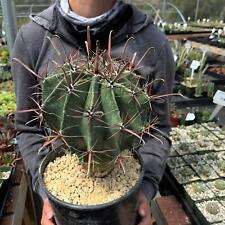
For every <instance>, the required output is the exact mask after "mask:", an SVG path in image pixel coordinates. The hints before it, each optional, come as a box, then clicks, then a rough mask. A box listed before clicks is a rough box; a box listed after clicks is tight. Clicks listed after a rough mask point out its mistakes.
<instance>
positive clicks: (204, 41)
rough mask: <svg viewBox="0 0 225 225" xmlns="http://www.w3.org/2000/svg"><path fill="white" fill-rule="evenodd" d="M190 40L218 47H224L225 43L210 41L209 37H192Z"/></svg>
mask: <svg viewBox="0 0 225 225" xmlns="http://www.w3.org/2000/svg"><path fill="white" fill-rule="evenodd" d="M191 41H196V42H199V43H203V44H207V45H212V46H215V47H218V48H225V43H223V42H216V41H211V40H210V39H209V38H192V39H191Z"/></svg>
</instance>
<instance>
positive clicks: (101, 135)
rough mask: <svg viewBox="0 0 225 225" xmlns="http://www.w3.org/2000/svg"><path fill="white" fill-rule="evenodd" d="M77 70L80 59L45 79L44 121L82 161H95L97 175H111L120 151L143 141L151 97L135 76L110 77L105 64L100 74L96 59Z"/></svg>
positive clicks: (114, 72)
mask: <svg viewBox="0 0 225 225" xmlns="http://www.w3.org/2000/svg"><path fill="white" fill-rule="evenodd" d="M94 57H95V56H94ZM99 61H101V60H99ZM79 65H81V62H79V60H77V61H76V64H75V63H71V64H70V65H69V64H68V63H65V64H64V65H62V66H61V68H60V69H57V70H56V71H55V72H54V74H52V75H50V76H47V77H46V78H44V80H43V83H42V89H43V94H42V109H43V116H44V121H45V122H46V123H47V125H48V127H49V128H50V129H51V130H52V132H53V133H54V134H57V135H59V136H60V137H61V139H62V141H63V142H64V143H65V145H66V146H67V147H68V149H69V150H70V151H73V152H75V153H76V154H78V156H79V157H80V159H81V161H82V162H84V163H88V161H89V159H90V157H91V158H92V162H93V168H94V172H96V171H97V172H96V173H98V172H102V171H106V170H108V169H107V168H109V167H111V166H110V165H113V163H114V162H115V160H116V159H117V157H118V156H119V155H120V153H121V151H123V150H125V149H128V148H132V147H135V146H136V147H137V145H138V144H140V142H143V140H142V136H143V135H144V133H145V132H146V129H147V127H148V126H149V123H150V122H149V121H148V114H149V110H150V107H149V106H150V102H149V96H148V95H147V92H146V90H144V88H141V87H139V86H138V83H139V79H140V78H139V77H138V76H137V75H136V74H134V73H133V72H132V71H129V70H125V69H124V70H123V71H122V70H121V71H119V72H116V71H113V72H112V73H111V74H110V72H109V69H108V68H109V65H108V64H107V62H104V60H102V61H101V64H100V65H99V70H100V69H101V70H102V71H103V72H104V75H102V74H99V73H98V72H96V70H95V69H94V67H93V60H89V61H88V62H87V65H85V66H84V65H82V66H79ZM119 73H120V74H119ZM118 77H119V78H118Z"/></svg>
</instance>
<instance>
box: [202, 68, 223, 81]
mask: <svg viewBox="0 0 225 225" xmlns="http://www.w3.org/2000/svg"><path fill="white" fill-rule="evenodd" d="M206 75H207V76H208V77H209V79H210V80H211V81H212V82H213V83H215V84H217V83H218V84H225V74H223V75H222V74H218V73H214V72H212V71H210V70H207V72H206Z"/></svg>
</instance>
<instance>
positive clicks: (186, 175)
mask: <svg viewBox="0 0 225 225" xmlns="http://www.w3.org/2000/svg"><path fill="white" fill-rule="evenodd" d="M171 171H172V173H173V175H174V176H175V178H176V179H177V181H178V182H179V183H180V184H185V183H190V182H192V181H197V180H200V178H199V176H198V175H197V174H196V172H195V171H194V170H193V169H191V167H189V166H184V167H181V168H175V169H172V170H171Z"/></svg>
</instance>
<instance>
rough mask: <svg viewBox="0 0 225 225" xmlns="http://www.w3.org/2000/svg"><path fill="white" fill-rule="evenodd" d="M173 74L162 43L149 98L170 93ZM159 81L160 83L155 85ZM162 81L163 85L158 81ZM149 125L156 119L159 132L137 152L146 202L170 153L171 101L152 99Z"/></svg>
mask: <svg viewBox="0 0 225 225" xmlns="http://www.w3.org/2000/svg"><path fill="white" fill-rule="evenodd" d="M174 74H175V66H174V60H173V56H172V52H171V49H170V47H169V43H168V42H167V41H165V43H164V44H163V45H162V47H161V50H160V52H159V54H158V57H157V60H156V64H155V68H154V72H153V74H152V76H153V77H152V79H153V80H155V81H154V83H153V87H152V91H151V95H152V96H161V95H166V94H169V93H171V92H172V86H173V80H174ZM157 79H159V81H157ZM161 79H163V80H164V82H162V81H160V80H161ZM151 107H152V111H151V116H150V121H153V120H154V119H155V118H156V117H157V118H158V120H157V124H156V126H155V127H156V128H157V129H158V130H159V131H160V133H159V132H157V131H154V130H153V133H152V134H153V135H155V136H157V137H158V138H159V139H160V140H161V142H160V141H159V140H157V139H156V138H154V137H151V138H147V140H146V143H145V144H144V145H143V146H141V147H140V149H139V152H140V154H141V156H142V158H143V161H144V166H145V175H144V180H143V184H142V192H143V193H144V194H145V196H146V197H147V199H148V200H151V199H152V198H153V197H154V196H155V194H156V192H157V190H158V184H159V182H160V180H161V178H162V175H163V173H164V170H165V165H166V160H167V157H168V154H169V150H170V145H171V143H170V140H169V132H170V129H171V128H170V118H169V114H170V97H164V98H163V99H155V100H153V101H152V102H151Z"/></svg>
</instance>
